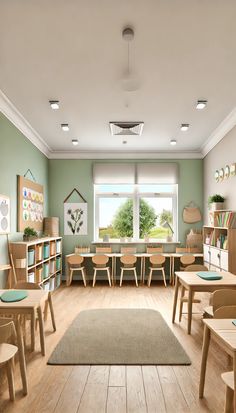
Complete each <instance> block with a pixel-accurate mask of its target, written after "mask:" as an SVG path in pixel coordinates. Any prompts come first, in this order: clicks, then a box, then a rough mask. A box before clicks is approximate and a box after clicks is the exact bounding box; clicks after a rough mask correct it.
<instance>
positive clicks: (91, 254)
mask: <svg viewBox="0 0 236 413" xmlns="http://www.w3.org/2000/svg"><path fill="white" fill-rule="evenodd" d="M72 255H80V256H81V257H94V256H95V255H107V256H108V257H122V256H123V255H135V256H136V257H151V256H152V255H163V256H164V257H174V258H180V257H182V256H183V255H193V256H194V257H203V253H200V252H199V253H194V254H192V253H188V252H183V253H175V252H155V253H147V252H135V253H121V252H82V253H80V254H68V255H66V257H71V256H72Z"/></svg>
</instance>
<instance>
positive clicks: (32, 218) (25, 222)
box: [17, 175, 44, 232]
mask: <svg viewBox="0 0 236 413" xmlns="http://www.w3.org/2000/svg"><path fill="white" fill-rule="evenodd" d="M17 192H18V197H17V201H18V231H20V232H22V231H24V229H25V228H26V227H31V228H34V229H35V230H36V231H42V230H43V211H44V194H43V186H42V185H40V184H38V183H36V182H33V181H31V180H30V179H27V178H25V177H24V176H20V175H18V176H17Z"/></svg>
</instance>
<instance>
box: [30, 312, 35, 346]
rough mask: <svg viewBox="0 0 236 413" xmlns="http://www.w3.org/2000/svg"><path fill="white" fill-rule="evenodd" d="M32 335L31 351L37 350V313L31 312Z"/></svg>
mask: <svg viewBox="0 0 236 413" xmlns="http://www.w3.org/2000/svg"><path fill="white" fill-rule="evenodd" d="M30 333H31V351H34V350H35V311H34V309H33V311H32V312H31V317H30Z"/></svg>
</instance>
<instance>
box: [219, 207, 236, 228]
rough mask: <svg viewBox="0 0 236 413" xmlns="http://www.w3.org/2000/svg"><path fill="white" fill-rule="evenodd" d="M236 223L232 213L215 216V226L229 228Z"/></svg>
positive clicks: (235, 217)
mask: <svg viewBox="0 0 236 413" xmlns="http://www.w3.org/2000/svg"><path fill="white" fill-rule="evenodd" d="M235 223H236V214H235V213H234V212H232V211H225V212H220V213H219V214H217V215H216V226H217V227H225V228H231V227H233V226H234V225H235Z"/></svg>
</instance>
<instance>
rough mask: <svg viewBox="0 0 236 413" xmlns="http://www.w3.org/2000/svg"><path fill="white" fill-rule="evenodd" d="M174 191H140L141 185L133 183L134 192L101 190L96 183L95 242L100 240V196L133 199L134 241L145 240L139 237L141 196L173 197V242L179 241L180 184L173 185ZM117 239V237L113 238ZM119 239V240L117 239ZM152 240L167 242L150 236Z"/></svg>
mask: <svg viewBox="0 0 236 413" xmlns="http://www.w3.org/2000/svg"><path fill="white" fill-rule="evenodd" d="M172 186H173V188H174V190H173V192H158V193H157V192H140V191H139V185H133V187H134V190H133V192H99V191H98V190H97V189H96V187H98V185H94V239H95V242H101V240H99V199H100V198H127V199H128V198H129V199H133V242H137V241H138V242H140V241H141V242H142V241H143V242H144V240H142V239H141V238H139V203H140V199H141V198H172V208H173V225H172V228H173V231H174V234H173V242H177V241H178V202H177V200H178V185H177V184H175V185H172ZM112 241H116V239H112ZM117 241H118V240H117ZM150 242H158V243H160V242H161V243H162V242H165V241H163V240H158V239H155V238H150Z"/></svg>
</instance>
